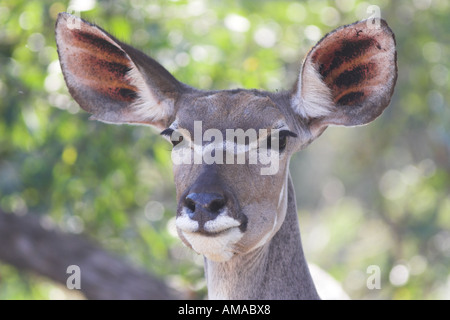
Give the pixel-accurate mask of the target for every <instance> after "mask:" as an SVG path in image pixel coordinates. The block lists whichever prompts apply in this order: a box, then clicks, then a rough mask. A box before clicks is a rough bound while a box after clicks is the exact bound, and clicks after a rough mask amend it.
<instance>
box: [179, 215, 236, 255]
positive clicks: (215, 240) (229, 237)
mask: <svg viewBox="0 0 450 320" xmlns="http://www.w3.org/2000/svg"><path fill="white" fill-rule="evenodd" d="M175 225H176V226H177V228H178V229H179V231H180V232H181V234H182V235H183V237H184V238H185V240H186V241H187V242H189V244H190V245H191V247H192V249H194V251H196V252H197V253H199V254H202V255H204V256H205V257H206V258H208V259H209V260H212V261H227V260H229V259H231V258H232V257H233V255H234V253H235V250H234V249H233V247H234V244H236V243H237V242H238V241H239V240H240V239H241V238H242V236H243V235H244V234H243V233H242V232H241V231H240V230H239V226H240V225H241V223H240V222H239V221H238V220H236V219H234V218H232V217H230V216H228V215H227V210H224V211H223V212H222V213H221V214H219V215H218V216H217V217H216V218H215V219H214V220H210V221H207V222H206V223H205V225H204V226H203V229H204V231H205V232H209V233H211V235H205V234H202V233H198V232H197V231H198V230H199V223H198V222H197V221H195V220H192V219H191V218H190V217H189V215H188V214H187V212H186V210H185V209H183V210H182V211H181V215H179V216H178V217H177V219H176V221H175Z"/></svg>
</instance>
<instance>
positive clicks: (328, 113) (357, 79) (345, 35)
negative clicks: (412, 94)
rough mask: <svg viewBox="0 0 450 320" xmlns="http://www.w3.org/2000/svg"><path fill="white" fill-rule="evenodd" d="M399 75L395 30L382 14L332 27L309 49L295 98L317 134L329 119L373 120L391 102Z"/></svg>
mask: <svg viewBox="0 0 450 320" xmlns="http://www.w3.org/2000/svg"><path fill="white" fill-rule="evenodd" d="M373 22H377V23H375V24H374V23H373ZM396 79H397V53H396V49H395V37H394V34H393V32H392V30H391V29H390V28H389V27H388V25H387V23H386V22H385V21H384V20H379V19H377V20H375V21H374V20H365V21H360V22H356V23H354V24H351V25H347V26H343V27H340V28H338V29H336V30H334V31H332V32H330V33H329V34H327V35H326V36H325V37H324V38H323V39H322V40H320V41H319V42H318V43H317V44H316V45H315V46H314V47H313V48H312V49H311V50H310V51H309V53H308V54H307V56H306V58H305V60H304V62H303V66H302V69H301V71H300V76H299V79H298V81H297V83H296V85H295V87H294V90H293V95H292V100H291V103H292V107H293V109H294V110H295V111H296V112H297V113H298V114H299V115H301V116H302V117H303V118H304V119H306V122H307V123H309V124H310V129H311V132H312V133H313V135H314V136H317V135H319V134H320V133H321V132H323V130H324V129H325V128H326V127H327V126H328V125H344V126H356V125H362V124H366V123H368V122H370V121H372V120H374V119H375V118H376V117H378V116H379V115H380V114H381V113H382V112H383V110H384V109H385V108H386V107H387V106H388V104H389V101H390V99H391V96H392V93H393V91H394V86H395V82H396Z"/></svg>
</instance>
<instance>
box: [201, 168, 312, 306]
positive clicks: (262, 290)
mask: <svg viewBox="0 0 450 320" xmlns="http://www.w3.org/2000/svg"><path fill="white" fill-rule="evenodd" d="M205 274H206V280H207V285H208V296H209V299H271V300H272V299H283V300H284V299H319V296H318V295H317V292H316V289H315V287H314V283H313V281H312V278H311V275H310V273H309V269H308V265H307V263H306V260H305V256H304V254H303V248H302V244H301V239H300V229H299V226H298V218H297V206H296V203H295V193H294V187H293V185H292V181H291V178H290V176H289V181H288V205H287V212H286V218H285V220H284V222H283V225H282V226H281V228H280V230H279V231H278V232H277V233H276V234H275V235H274V236H273V238H272V239H271V240H270V241H269V242H268V243H266V244H265V245H263V246H261V247H259V248H257V249H255V250H253V251H251V252H249V253H247V254H243V255H238V256H235V257H233V258H232V259H231V260H229V261H226V262H214V261H210V260H208V259H206V258H205Z"/></svg>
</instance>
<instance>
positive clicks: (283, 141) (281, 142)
mask: <svg viewBox="0 0 450 320" xmlns="http://www.w3.org/2000/svg"><path fill="white" fill-rule="evenodd" d="M288 137H294V138H295V137H297V134H296V133H294V132H292V131H289V130H281V131H280V132H278V151H279V152H283V151H284V149H286V146H287V140H288ZM274 139H276V137H274V136H269V137H268V138H267V149H268V150H270V149H272V145H274V144H275V141H274Z"/></svg>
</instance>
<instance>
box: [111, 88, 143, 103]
mask: <svg viewBox="0 0 450 320" xmlns="http://www.w3.org/2000/svg"><path fill="white" fill-rule="evenodd" d="M108 89H109V90H108V93H109V95H110V96H112V97H114V98H115V99H117V100H120V101H127V102H133V101H134V100H136V99H137V98H138V94H137V92H136V91H133V90H130V89H128V88H108Z"/></svg>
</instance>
